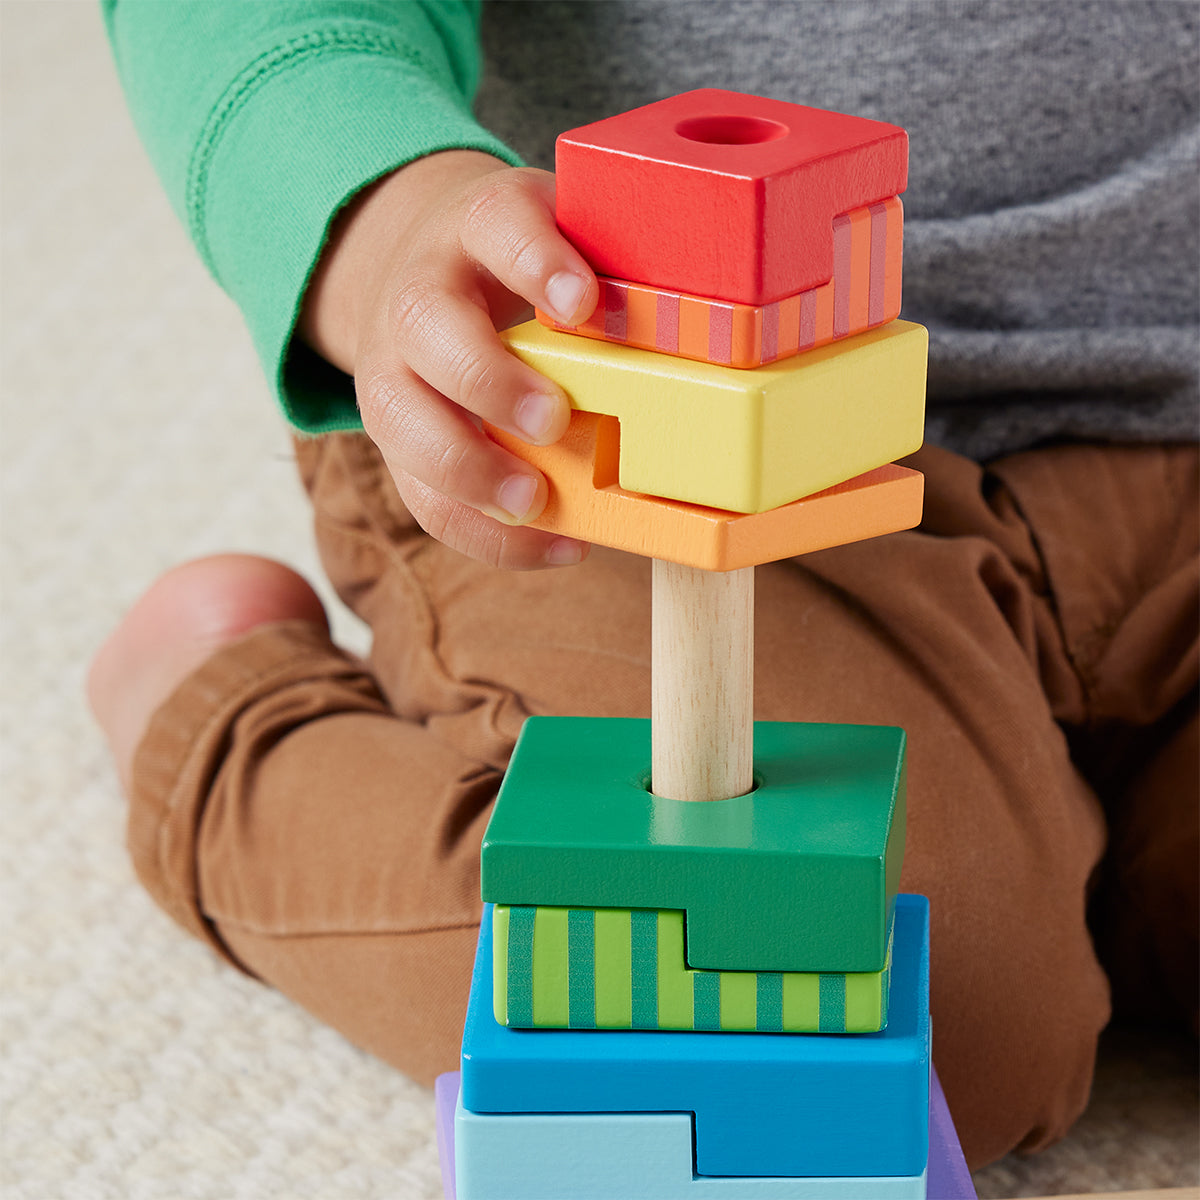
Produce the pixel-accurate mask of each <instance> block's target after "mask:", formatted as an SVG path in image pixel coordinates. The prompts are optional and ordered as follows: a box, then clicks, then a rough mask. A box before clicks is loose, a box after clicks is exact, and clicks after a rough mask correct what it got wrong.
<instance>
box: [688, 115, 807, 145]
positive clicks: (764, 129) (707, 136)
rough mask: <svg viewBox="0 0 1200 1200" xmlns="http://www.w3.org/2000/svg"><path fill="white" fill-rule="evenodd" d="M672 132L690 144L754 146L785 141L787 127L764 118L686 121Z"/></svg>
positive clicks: (695, 118) (717, 117)
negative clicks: (761, 143)
mask: <svg viewBox="0 0 1200 1200" xmlns="http://www.w3.org/2000/svg"><path fill="white" fill-rule="evenodd" d="M675 132H676V133H677V134H679V136H680V137H685V138H687V139H688V141H689V142H707V143H708V144H709V145H712V146H754V145H757V144H758V143H760V142H777V141H778V140H779V139H780V138H781V137H787V134H788V127H787V126H786V125H781V124H780V123H779V122H778V121H768V120H767V119H766V117H733V116H712V117H688V119H687V120H686V121H680V122H679V124H678V125H676V126H675Z"/></svg>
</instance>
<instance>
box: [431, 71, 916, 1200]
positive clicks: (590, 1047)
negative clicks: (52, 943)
mask: <svg viewBox="0 0 1200 1200" xmlns="http://www.w3.org/2000/svg"><path fill="white" fill-rule="evenodd" d="M907 158H908V144H907V137H906V135H905V133H904V131H903V130H901V129H899V128H897V127H895V126H892V125H887V124H883V123H881V122H877V121H870V120H863V119H860V118H855V117H849V116H844V115H841V114H837V113H829V112H823V111H819V110H816V109H810V108H804V107H801V106H798V105H793V104H786V103H782V102H776V101H769V100H764V99H760V98H756V97H750V96H742V95H738V94H735V93H731V92H723V91H699V92H691V93H687V94H685V95H682V96H676V97H674V98H671V99H668V100H664V101H661V102H658V103H655V104H651V105H648V106H646V107H644V108H641V109H637V110H634V111H633V112H629V113H625V114H622V115H620V116H616V117H613V118H610V119H608V120H604V121H600V122H597V123H595V124H593V125H589V126H586V127H584V128H581V129H577V130H574V131H572V132H570V133H567V134H564V135H562V137H560V139H559V142H558V151H557V175H558V200H557V217H558V222H559V225H560V227H561V229H562V230H563V232H564V234H565V235H566V236H567V237H568V238H569V239H570V240H571V241H572V242H573V243H574V244H575V245H576V246H577V247H578V248H579V250H580V251H581V252H582V253H583V254H584V256H585V257H586V258H587V259H588V261H589V262H590V263H591V264H592V266H593V267H594V269H595V270H596V271H597V273H598V275H599V276H600V285H601V300H600V304H599V305H598V307H597V309H596V312H595V314H594V315H593V316H592V317H591V318H590V319H589V320H588V321H587V322H586V323H585V324H584V325H581V326H579V327H577V328H571V329H565V328H563V327H561V326H556V325H555V324H554V322H553V321H551V320H550V319H549V318H547V317H545V316H544V315H542V314H539V319H538V320H537V321H531V322H529V323H527V324H526V325H522V326H519V327H517V328H515V329H512V330H509V331H507V333H506V334H505V335H504V336H505V339H506V341H507V344H508V346H509V348H510V349H511V350H512V352H513V353H515V354H516V355H518V356H519V357H520V358H522V359H524V360H525V361H527V362H529V363H530V364H531V365H533V366H534V367H536V368H537V369H538V370H540V371H542V372H543V373H545V374H546V375H548V376H549V377H550V378H552V379H554V380H556V381H557V382H558V383H559V384H560V385H561V386H562V387H563V388H564V390H565V391H566V393H567V394H568V396H569V397H570V399H571V402H572V406H573V409H574V411H573V413H572V420H571V424H570V428H569V430H568V432H567V434H566V436H565V437H564V438H563V439H562V441H560V442H559V443H558V444H556V445H554V446H549V447H538V448H531V447H528V446H525V445H524V444H523V443H521V442H519V441H517V440H516V439H514V438H512V437H510V436H508V435H506V434H505V433H504V432H503V431H500V430H492V431H491V432H492V435H493V436H494V437H495V438H496V440H497V441H499V442H501V443H502V444H503V445H505V446H507V447H508V448H509V449H511V450H513V451H514V452H515V453H517V454H519V455H520V456H521V457H523V458H525V459H526V460H528V461H530V462H532V463H534V464H535V465H536V466H537V467H539V468H540V469H541V470H542V471H543V472H544V473H545V474H546V476H547V479H548V480H549V484H550V500H549V503H548V505H547V508H546V510H545V512H544V514H543V516H542V517H541V518H540V519H539V521H538V522H537V523H538V524H539V525H540V526H541V527H543V528H546V529H550V530H554V531H557V532H561V533H565V534H569V535H571V536H574V537H578V538H583V539H586V540H589V541H593V542H598V543H601V544H604V545H609V546H616V547H619V548H621V549H625V550H630V551H633V552H635V553H639V554H644V555H648V556H651V557H653V558H654V560H655V563H654V595H653V605H654V612H653V630H654V633H653V642H654V645H653V664H652V665H653V699H652V718H651V720H649V721H641V720H623V719H622V720H618V719H588V718H572V717H535V718H531V719H530V720H529V721H528V722H527V723H526V725H525V728H524V730H523V731H522V734H521V737H520V739H519V741H518V744H517V747H516V750H515V752H514V755H513V758H512V762H511V764H510V767H509V770H508V773H507V775H506V777H505V781H504V784H503V787H502V789H501V791H500V794H499V797H498V799H497V802H496V808H495V812H494V814H493V817H492V820H491V823H490V825H489V827H488V831H487V835H486V837H485V840H484V846H483V852H482V864H481V875H482V891H483V899H484V901H485V902H486V904H485V911H484V920H483V924H482V929H481V935H480V941H479V952H478V959H477V962H476V968H475V976H474V982H473V985H472V991H471V997H470V1002H469V1011H468V1017H467V1024H466V1029H465V1033H464V1040H463V1059H462V1074H461V1091H460V1094H459V1096H458V1100H457V1108H456V1113H455V1117H454V1127H453V1134H454V1140H455V1144H456V1169H455V1175H456V1184H455V1186H456V1188H457V1197H458V1200H585V1198H586V1200H637V1198H642V1200H683V1198H685V1197H696V1196H699V1197H711V1198H713V1200H725V1198H729V1200H734V1198H747V1200H749V1198H754V1197H757V1198H763V1200H765V1198H768V1197H777V1198H780V1200H794V1198H799V1197H805V1198H809V1200H812V1198H818V1197H845V1198H850V1197H872V1198H877V1200H889V1198H891V1197H896V1198H899V1197H924V1196H925V1195H926V1183H927V1175H926V1171H927V1165H928V1163H929V1147H930V1132H929V1131H930V1063H931V1059H930V1028H929V1009H928V971H929V960H928V950H929V945H928V937H929V933H928V930H929V922H928V910H927V904H926V902H925V900H924V899H923V898H921V897H915V896H903V895H897V885H898V881H899V876H900V866H901V859H902V855H903V843H904V822H905V737H904V733H903V731H902V730H899V729H894V728H883V727H871V726H845V725H819V724H789V723H767V722H759V723H755V722H754V720H753V712H752V700H751V695H752V662H753V578H754V567H755V565H756V564H758V563H760V562H769V561H772V560H774V559H778V558H783V557H786V556H791V555H796V554H802V553H805V552H807V551H810V550H815V549H820V548H824V547H828V546H833V545H840V544H844V543H847V542H851V541H856V540H859V539H862V538H868V537H875V536H877V535H879V534H883V533H888V532H892V531H895V530H900V529H906V528H910V527H912V526H914V525H915V524H917V522H918V521H919V519H920V511H921V487H922V480H921V477H920V475H919V474H918V473H917V472H915V471H911V470H908V469H906V468H903V467H900V466H897V465H895V460H896V459H898V458H901V457H902V456H904V455H906V454H908V453H910V452H911V451H913V450H915V449H916V448H917V447H918V446H919V445H920V443H921V440H922V431H923V417H924V394H925V361H926V350H927V338H926V333H925V330H924V329H922V328H921V327H920V326H917V325H913V324H910V323H907V322H904V321H900V320H898V319H897V317H898V313H899V310H900V264H901V238H902V213H901V206H900V200H899V198H898V197H899V194H900V193H901V192H902V191H903V190H904V188H905V185H906V178H907ZM935 1107H936V1106H935Z"/></svg>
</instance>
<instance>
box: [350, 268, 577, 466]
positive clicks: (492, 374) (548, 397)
mask: <svg viewBox="0 0 1200 1200" xmlns="http://www.w3.org/2000/svg"><path fill="white" fill-rule="evenodd" d="M453 283H454V281H453V280H447V279H446V278H445V271H444V269H442V270H441V271H440V273H437V274H435V273H434V272H432V271H430V272H428V273H427V272H426V271H425V270H421V271H419V272H416V273H414V274H413V275H412V276H411V277H410V278H409V279H408V280H407V281H406V282H405V284H404V287H403V288H402V289H401V290H400V291H399V292H398V293H397V295H396V297H395V299H394V301H393V303H392V305H391V312H390V314H389V330H390V339H391V340H390V344H389V341H388V339H389V334H388V333H385V334H384V335H383V336H382V337H381V339H380V342H381V343H382V344H379V345H378V346H377V347H376V348H373V351H372V354H371V358H372V359H374V360H377V361H379V362H380V363H381V374H382V373H383V371H384V370H386V369H387V368H386V365H382V364H387V363H389V362H391V363H393V364H394V363H396V362H397V361H400V362H403V363H404V364H405V365H406V366H407V368H408V369H409V370H410V371H412V372H414V373H415V374H416V375H418V376H420V377H421V378H422V379H423V380H425V382H426V383H427V384H428V385H429V386H430V387H431V388H432V389H434V391H436V392H439V393H441V395H443V396H445V397H446V398H447V399H449V400H451V401H453V402H454V403H455V404H457V405H460V406H461V407H463V408H465V409H466V410H467V411H469V412H472V413H474V414H475V415H476V416H478V417H482V418H483V419H484V420H485V421H490V422H491V423H492V424H493V425H498V426H500V427H501V428H503V429H507V430H508V431H509V432H510V433H513V434H516V436H517V437H519V438H521V439H523V440H524V441H526V442H530V443H532V444H534V445H547V444H549V443H551V442H556V441H557V440H558V439H559V438H560V437H562V435H563V434H564V433H565V432H566V428H567V422H568V421H569V420H570V416H571V406H570V402H569V401H568V400H567V397H566V396H565V395H564V393H563V391H562V389H561V388H559V387H557V386H555V384H553V383H551V382H550V380H548V379H546V378H545V377H544V376H543V375H540V374H538V372H536V371H535V370H533V368H532V367H528V366H526V365H525V364H524V363H523V362H521V361H520V359H518V358H516V357H514V356H513V355H512V354H509V353H508V352H507V351H506V350H505V349H504V347H503V345H502V344H501V343H500V340H499V339H498V338H497V336H496V330H495V328H494V327H493V325H492V322H491V319H490V317H489V314H488V313H487V312H486V311H485V309H484V307H483V301H482V298H481V297H480V295H479V289H478V287H477V286H476V284H475V282H474V281H472V282H469V283H464V284H463V286H462V287H461V288H455V287H454V286H453ZM368 368H369V364H368ZM360 373H361V368H360ZM427 482H428V481H427Z"/></svg>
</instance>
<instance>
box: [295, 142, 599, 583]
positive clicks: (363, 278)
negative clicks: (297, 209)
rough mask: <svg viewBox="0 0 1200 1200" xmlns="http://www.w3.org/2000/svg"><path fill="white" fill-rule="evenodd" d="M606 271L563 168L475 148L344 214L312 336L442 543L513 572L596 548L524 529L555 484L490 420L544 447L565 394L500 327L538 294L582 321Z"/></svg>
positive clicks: (556, 429) (313, 312) (435, 159)
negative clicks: (347, 377)
mask: <svg viewBox="0 0 1200 1200" xmlns="http://www.w3.org/2000/svg"><path fill="white" fill-rule="evenodd" d="M596 296H597V288H596V282H595V277H594V276H593V274H592V272H591V270H590V269H589V268H588V266H587V264H586V263H585V262H584V260H583V259H582V258H581V257H580V256H579V254H578V253H577V252H576V251H575V249H574V248H573V247H572V246H571V245H570V244H569V243H568V242H567V241H566V240H565V239H564V238H563V237H562V235H561V234H560V233H559V232H558V229H557V227H556V226H555V224H554V177H553V176H552V175H550V174H548V173H547V172H545V171H535V170H532V169H520V170H517V169H514V168H511V167H508V166H506V165H505V164H504V163H502V162H500V161H498V160H497V159H494V158H492V157H491V156H490V155H486V154H481V153H478V152H476V151H472V150H451V151H446V152H443V153H441V154H434V155H430V156H429V157H428V158H423V159H419V160H418V161H417V162H414V163H412V164H410V165H409V166H407V167H403V168H401V169H400V170H399V171H396V172H394V173H393V174H391V175H389V176H386V177H385V178H384V179H382V180H380V181H379V182H378V183H376V184H375V185H373V186H372V187H371V188H368V189H367V190H366V191H364V192H363V193H362V194H361V195H360V196H359V197H357V198H356V199H355V200H354V201H353V202H352V203H351V204H350V205H349V206H348V207H347V209H346V210H345V212H344V213H342V215H341V216H340V217H339V219H338V221H337V223H336V225H335V227H334V230H333V233H332V236H331V238H330V242H329V245H328V246H327V247H326V250H325V253H324V255H323V256H322V259H321V262H320V263H319V265H318V267H317V271H316V273H315V274H314V276H313V280H312V283H311V285H310V286H309V289H308V293H307V295H306V297H305V300H304V307H303V311H302V313H301V319H300V329H301V333H302V334H303V336H304V337H305V339H306V340H307V341H308V343H309V344H310V345H311V346H312V347H313V348H314V349H315V350H316V351H317V352H318V353H319V354H321V355H323V356H324V357H325V358H327V359H328V360H329V361H330V362H332V363H334V364H335V365H336V366H338V367H340V368H341V369H342V370H344V371H346V372H348V373H349V374H352V375H353V376H354V379H355V387H356V390H357V393H358V403H359V409H360V411H361V413H362V419H363V425H364V427H365V428H366V431H367V433H368V435H369V436H370V437H371V439H372V440H373V441H374V442H375V443H376V444H377V445H378V446H379V448H380V450H381V451H382V453H383V456H384V459H385V461H386V462H387V465H388V468H389V470H390V471H391V473H392V476H393V478H394V479H395V481H396V486H397V488H399V491H400V496H401V498H402V499H403V500H404V502H405V504H406V505H407V506H408V508H409V510H410V511H411V512H412V514H413V515H414V516H415V517H416V519H417V520H418V521H419V522H420V523H421V525H422V526H423V527H424V528H425V529H426V530H427V531H428V532H429V533H431V534H433V536H434V537H437V538H439V539H440V540H441V541H443V542H445V543H446V544H447V545H449V546H452V547H454V548H455V549H456V550H461V551H462V552H463V553H464V554H469V555H471V556H472V557H474V558H478V559H482V560H484V561H485V562H489V563H493V564H496V565H500V566H505V567H539V566H554V565H559V564H563V563H570V562H578V561H579V559H580V558H581V557H582V556H583V554H584V553H586V550H587V547H586V545H585V544H584V543H582V542H577V541H575V540H573V539H570V538H564V537H559V536H557V535H555V534H550V533H543V532H541V531H539V530H535V529H529V528H526V527H522V525H521V523H522V522H525V521H530V520H533V519H534V518H536V517H537V515H538V514H539V513H540V512H541V511H542V508H543V507H544V506H545V503H546V495H547V491H546V481H545V479H544V478H543V477H542V476H541V474H540V473H539V472H537V471H535V470H534V469H533V468H532V467H531V466H529V465H528V464H526V463H523V462H521V461H520V460H519V459H517V458H514V457H513V456H512V455H511V454H509V453H508V452H507V451H505V450H502V449H501V448H500V447H499V446H497V445H496V444H495V443H494V442H492V441H491V440H490V439H489V438H488V437H487V436H486V434H484V433H483V432H482V431H481V430H480V428H479V423H478V418H480V417H483V418H486V419H487V420H488V421H490V422H492V423H493V424H495V425H498V426H501V427H503V428H504V429H507V430H510V431H511V432H513V433H515V434H516V435H517V436H518V437H520V438H522V439H523V440H524V441H527V442H532V443H535V444H539V445H544V444H546V443H549V442H554V441H557V440H558V438H559V437H561V436H562V434H563V432H564V431H565V430H566V427H567V421H568V419H569V416H570V406H569V404H568V402H567V399H566V397H565V396H564V395H563V393H562V390H561V389H560V388H558V387H557V386H556V385H555V384H553V383H551V382H550V381H549V380H548V379H546V378H545V377H544V376H542V375H539V374H538V373H537V372H536V371H534V370H533V369H532V368H530V367H527V366H526V365H525V364H524V363H522V362H520V361H519V360H518V359H517V358H515V357H514V356H513V355H511V354H509V353H508V352H507V351H506V350H505V349H504V347H503V346H502V345H501V343H500V340H499V338H498V337H497V336H496V330H497V328H501V329H502V328H505V327H507V326H508V325H511V324H512V323H513V322H514V321H515V320H517V319H518V318H520V317H521V316H522V314H523V313H526V312H527V311H528V305H529V304H536V305H538V306H539V307H540V308H543V309H545V310H546V311H548V312H550V313H552V314H553V315H554V316H556V317H557V318H558V319H559V320H561V321H563V322H568V323H574V322H576V321H580V320H584V319H585V318H586V317H587V316H588V314H589V313H590V312H591V310H592V308H593V307H594V306H595V303H596Z"/></svg>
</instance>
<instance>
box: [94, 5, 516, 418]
mask: <svg viewBox="0 0 1200 1200" xmlns="http://www.w3.org/2000/svg"><path fill="white" fill-rule="evenodd" d="M102 3H103V10H104V17H105V23H106V25H107V28H108V34H109V39H110V41H111V43H112V47H113V52H114V55H115V57H116V61H117V67H118V70H119V72H120V75H121V80H122V83H123V85H124V88H125V92H126V96H127V97H128V101H129V107H130V110H131V111H132V113H133V116H134V119H135V121H136V123H137V126H138V130H139V132H140V134H141V137H142V140H143V142H144V143H145V145H146V148H147V151H148V152H149V154H150V157H151V159H152V161H153V163H154V165H155V168H156V169H157V171H158V174H159V176H160V178H161V180H162V183H163V185H164V187H165V188H166V190H167V193H168V195H169V196H170V199H171V203H172V204H173V206H174V208H175V211H176V212H177V213H178V215H179V217H180V219H181V220H182V221H183V222H184V224H185V225H186V227H187V229H188V231H189V233H190V234H191V237H192V240H193V241H194V242H195V244H196V247H197V249H198V250H199V252H200V255H201V257H202V258H203V260H204V263H205V265H206V266H207V267H208V269H209V271H210V272H211V273H212V275H213V276H214V278H215V279H216V280H217V282H218V283H219V284H220V285H221V286H222V287H223V288H224V289H225V290H226V291H227V292H228V293H229V294H230V296H232V297H233V299H234V301H235V302H236V303H237V304H238V306H239V307H240V308H241V310H242V313H243V314H244V316H245V319H246V322H247V324H248V326H249V328H250V333H251V336H252V337H253V339H254V344H255V346H256V348H257V350H258V353H259V356H260V358H261V360H262V363H263V367H264V369H265V370H266V373H267V377H268V379H270V380H271V381H272V383H273V385H274V387H275V389H276V393H277V396H278V398H279V401H280V404H281V406H282V408H283V411H284V413H285V415H286V416H287V418H288V420H289V421H291V423H292V424H293V425H295V426H296V427H297V428H299V429H301V430H303V431H305V432H308V433H321V432H325V431H328V430H333V429H349V428H356V427H358V426H359V418H358V413H357V409H356V406H355V401H354V387H353V383H352V381H351V380H350V379H349V378H348V377H347V376H345V375H343V374H342V373H341V372H339V371H336V370H334V369H333V368H332V367H330V366H328V365H327V364H326V363H324V362H323V361H322V360H321V359H319V358H318V357H317V356H316V355H315V354H313V353H312V352H311V351H309V350H308V349H307V348H306V347H305V346H304V345H303V344H302V343H301V342H300V341H299V340H298V339H295V338H294V337H293V333H294V329H295V325H296V319H297V316H298V308H299V304H300V300H301V298H302V297H303V294H304V288H305V286H306V283H307V281H308V278H309V276H310V275H311V273H312V270H313V267H314V266H315V264H316V262H317V258H318V256H319V254H320V251H321V247H322V245H323V244H324V241H325V237H326V234H327V232H328V229H329V226H330V223H331V221H332V219H333V217H334V216H335V215H336V214H337V212H338V210H339V209H340V208H341V207H342V206H343V205H344V204H345V203H346V201H347V200H348V199H349V198H350V197H351V196H353V195H354V193H356V192H357V191H359V190H360V189H361V188H362V187H364V186H365V185H366V184H368V183H370V182H371V181H372V180H374V179H377V178H379V177H380V176H381V175H383V174H386V173H387V172H388V171H390V170H392V169H394V168H396V167H398V166H402V165H403V164H405V163H407V162H411V161H412V160H413V159H416V158H419V157H421V156H422V155H425V154H430V153H433V152H434V151H437V150H445V149H450V148H465V149H473V150H483V151H486V152H488V153H490V154H494V155H496V156H497V157H499V158H502V159H504V160H505V161H506V162H510V163H514V164H516V163H518V162H519V159H518V158H517V157H516V156H515V155H514V154H513V153H512V152H511V151H510V150H508V149H507V148H506V147H505V146H504V145H503V144H502V143H501V142H500V141H499V140H498V139H497V138H495V137H493V136H492V135H491V134H489V133H488V132H487V131H486V130H485V129H483V128H482V127H481V126H480V125H479V124H478V123H477V122H476V121H475V120H474V118H473V117H472V115H471V101H472V98H473V97H474V94H475V89H476V87H477V86H478V83H479V49H478V46H479V43H478V25H479V0H406V2H404V3H393V2H390V0H269V2H255V0H203V2H191V0H189V2H187V3H167V2H164V0H102Z"/></svg>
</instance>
